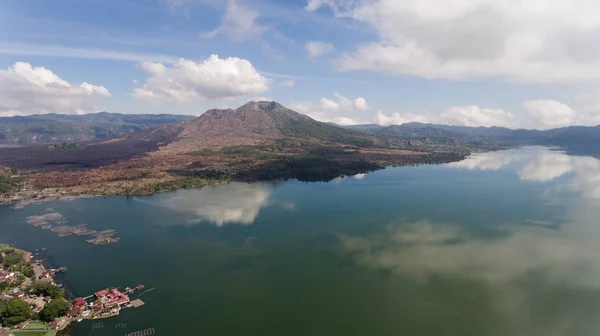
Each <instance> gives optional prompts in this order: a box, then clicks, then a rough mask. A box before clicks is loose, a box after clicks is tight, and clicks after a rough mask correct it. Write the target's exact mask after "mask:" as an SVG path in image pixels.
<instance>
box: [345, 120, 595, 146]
mask: <svg viewBox="0 0 600 336" xmlns="http://www.w3.org/2000/svg"><path fill="white" fill-rule="evenodd" d="M344 127H345V128H348V129H352V130H357V131H361V132H365V133H369V134H373V135H376V136H380V137H387V138H394V139H399V140H422V141H426V142H430V143H440V144H442V143H445V144H452V143H455V144H458V143H464V142H467V141H490V142H497V143H507V144H521V145H553V146H588V145H595V144H597V143H598V141H600V126H590V127H588V126H569V127H563V128H555V129H550V130H544V131H541V130H527V129H510V128H505V127H467V126H448V125H436V124H423V123H406V124H402V125H392V126H379V125H374V124H369V125H355V126H344Z"/></svg>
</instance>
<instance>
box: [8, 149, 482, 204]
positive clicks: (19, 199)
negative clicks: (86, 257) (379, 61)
mask: <svg viewBox="0 0 600 336" xmlns="http://www.w3.org/2000/svg"><path fill="white" fill-rule="evenodd" d="M453 154H455V156H453V157H449V158H445V159H443V160H441V161H436V162H429V161H422V162H415V163H402V164H392V163H389V162H385V163H384V162H370V161H367V162H368V163H370V164H371V165H372V166H371V167H370V168H367V169H356V171H353V172H352V173H351V174H336V175H335V176H334V175H327V176H321V177H319V178H314V179H308V180H306V179H302V178H300V176H302V175H303V173H310V170H304V171H302V170H301V171H297V172H296V173H294V174H293V176H281V177H279V178H277V177H276V176H275V177H273V178H256V177H250V176H249V177H247V178H238V179H233V178H222V179H218V178H217V179H201V178H199V179H194V178H193V177H192V178H190V177H188V176H180V177H179V179H177V178H175V179H172V180H168V181H165V182H164V183H163V185H159V187H160V188H159V189H152V190H150V189H140V191H139V192H136V191H133V192H131V191H127V192H123V191H122V190H115V191H114V192H107V191H106V190H103V191H102V192H95V191H94V189H99V188H109V187H110V185H109V184H110V183H111V182H110V181H106V182H99V183H97V185H96V186H95V188H94V187H92V186H88V188H89V189H88V190H86V189H85V186H84V185H77V186H75V187H60V186H58V187H51V188H45V189H41V190H39V189H34V188H33V187H32V186H30V185H28V184H27V181H26V182H25V184H24V186H25V188H24V189H25V190H18V191H16V192H12V193H9V194H8V197H4V198H0V206H3V205H7V206H10V205H14V207H15V208H16V209H22V208H24V207H26V206H29V205H36V204H42V203H46V202H51V201H56V200H61V201H70V200H76V199H81V198H92V197H101V196H124V197H139V196H151V195H155V194H158V193H164V192H169V191H174V190H178V189H189V188H202V187H206V186H215V185H220V184H227V183H258V182H277V181H288V180H294V179H295V180H298V181H302V182H329V181H331V180H333V179H335V178H339V177H347V176H353V175H356V174H368V173H373V172H376V171H380V170H385V169H388V168H397V167H415V166H424V165H443V164H448V163H452V162H459V161H462V160H464V159H466V158H467V157H469V156H470V155H464V154H460V155H456V153H453ZM472 154H473V153H472ZM284 174H285V172H283V173H282V175H284ZM129 182H132V183H133V184H136V182H137V183H138V184H140V185H142V184H143V183H144V179H134V180H130V181H129ZM164 185H167V186H168V187H166V188H165V187H164ZM27 187H29V188H27ZM74 188H79V189H77V190H73V189H74ZM88 191H89V193H88ZM40 194H41V195H42V196H41V197H40Z"/></svg>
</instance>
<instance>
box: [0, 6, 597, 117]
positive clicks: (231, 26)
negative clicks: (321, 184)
mask: <svg viewBox="0 0 600 336" xmlns="http://www.w3.org/2000/svg"><path fill="white" fill-rule="evenodd" d="M599 12H600V2H598V1H597V0H555V1H552V2H550V1H541V0H421V1H412V0H131V1H121V0H53V1H47V0H28V1H23V0H3V1H0V116H13V115H31V114H43V113H69V114H83V113H91V112H99V111H108V112H118V113H137V114H139V113H172V114H188V115H200V114H202V113H203V112H204V111H206V110H208V109H211V108H235V107H238V106H240V105H243V104H244V103H245V102H247V101H249V100H255V101H257V100H276V101H278V102H279V103H281V104H283V105H285V106H287V107H289V108H291V109H293V110H296V111H298V112H300V113H304V114H306V115H308V116H310V117H312V118H314V119H317V120H320V121H326V122H335V123H339V124H366V123H376V124H380V125H391V124H402V123H405V122H413V121H416V122H428V123H440V124H450V125H465V126H505V127H511V128H535V129H549V128H555V127H562V126H569V125H597V124H600V16H598V15H597V13H599Z"/></svg>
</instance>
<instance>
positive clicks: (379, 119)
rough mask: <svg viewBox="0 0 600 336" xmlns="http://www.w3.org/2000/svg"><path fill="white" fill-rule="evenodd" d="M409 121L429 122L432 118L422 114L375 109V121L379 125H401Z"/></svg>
mask: <svg viewBox="0 0 600 336" xmlns="http://www.w3.org/2000/svg"><path fill="white" fill-rule="evenodd" d="M411 122H420V123H431V122H432V119H430V118H429V117H428V116H425V115H422V114H415V113H398V112H396V113H392V114H385V113H383V112H382V111H377V116H376V117H375V123H376V124H378V125H381V126H390V125H402V124H406V123H411Z"/></svg>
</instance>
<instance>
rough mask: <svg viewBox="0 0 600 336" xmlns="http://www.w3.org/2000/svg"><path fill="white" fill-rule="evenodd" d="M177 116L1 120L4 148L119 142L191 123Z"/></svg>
mask: <svg viewBox="0 0 600 336" xmlns="http://www.w3.org/2000/svg"><path fill="white" fill-rule="evenodd" d="M192 118H194V117H193V116H183V115H173V114H156V115H154V114H119V113H107V112H100V113H91V114H84V115H67V114H43V115H32V116H22V117H0V145H33V144H51V143H61V142H79V141H87V140H94V139H109V138H118V137H122V136H125V135H128V134H131V133H134V132H138V131H143V130H146V129H150V128H153V127H156V126H160V125H164V124H171V123H178V122H182V121H185V120H190V119H192Z"/></svg>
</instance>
